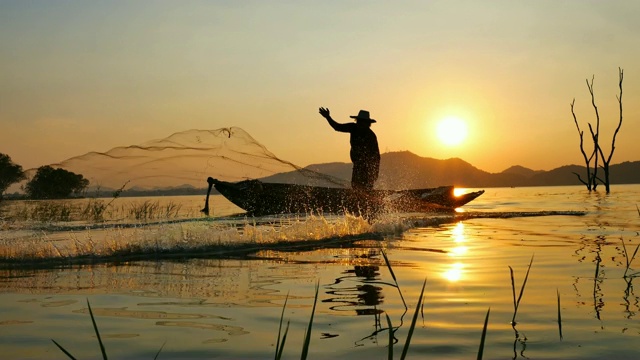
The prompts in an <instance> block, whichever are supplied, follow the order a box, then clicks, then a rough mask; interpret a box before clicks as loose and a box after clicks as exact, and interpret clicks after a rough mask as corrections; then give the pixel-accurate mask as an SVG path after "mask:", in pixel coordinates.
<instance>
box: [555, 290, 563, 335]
mask: <svg viewBox="0 0 640 360" xmlns="http://www.w3.org/2000/svg"><path fill="white" fill-rule="evenodd" d="M556 294H558V333H559V334H560V341H562V315H561V314H560V292H559V291H558V289H556Z"/></svg>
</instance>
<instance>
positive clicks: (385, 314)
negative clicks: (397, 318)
mask: <svg viewBox="0 0 640 360" xmlns="http://www.w3.org/2000/svg"><path fill="white" fill-rule="evenodd" d="M384 316H386V317H387V325H388V326H389V356H388V358H389V360H393V327H392V326H391V319H390V318H389V314H387V313H386V312H385V313H384Z"/></svg>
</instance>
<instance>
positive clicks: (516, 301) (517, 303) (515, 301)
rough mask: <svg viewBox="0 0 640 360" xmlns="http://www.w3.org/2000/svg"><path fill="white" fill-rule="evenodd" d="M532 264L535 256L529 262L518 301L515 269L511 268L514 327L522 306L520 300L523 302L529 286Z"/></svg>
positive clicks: (512, 321)
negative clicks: (526, 288)
mask: <svg viewBox="0 0 640 360" xmlns="http://www.w3.org/2000/svg"><path fill="white" fill-rule="evenodd" d="M531 264H533V255H532V256H531V261H530V262H529V266H528V267H527V273H526V275H525V276H524V280H523V282H522V286H521V287H520V293H519V294H518V299H516V285H515V279H514V276H513V268H511V266H509V272H510V273H511V290H512V292H513V318H512V319H511V324H512V325H513V326H515V325H516V315H517V313H518V307H519V306H520V300H522V294H524V288H525V287H526V286H527V279H528V278H529V271H530V270H531Z"/></svg>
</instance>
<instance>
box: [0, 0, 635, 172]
mask: <svg viewBox="0 0 640 360" xmlns="http://www.w3.org/2000/svg"><path fill="white" fill-rule="evenodd" d="M639 16H640V2H634V1H606V2H605V1H563V2H557V1H532V2H522V1H518V2H509V1H483V2H478V1H397V2H391V1H367V2H364V1H326V2H306V1H300V2H291V1H268V2H267V1H239V2H227V1H180V2H174V1H135V2H125V1H121V2H115V1H110V2H86V1H64V2H49V1H29V2H24V1H3V2H0V48H1V49H2V56H1V57H0V69H2V71H0V152H2V153H6V154H8V155H9V156H11V158H12V159H13V161H14V162H16V163H18V164H20V165H22V166H23V167H24V168H25V169H28V168H32V167H37V166H41V165H45V164H50V163H56V162H60V161H62V160H65V159H67V158H69V157H72V156H77V155H81V154H84V153H86V152H89V151H106V150H109V149H110V148H113V147H116V146H126V145H132V144H140V143H143V142H145V141H148V140H152V139H160V138H164V137H167V136H169V135H171V134H172V133H174V132H179V131H184V130H188V129H217V128H221V127H229V126H238V127H241V128H243V129H244V130H246V131H247V132H248V133H250V134H252V135H253V137H255V138H256V139H257V140H258V141H260V142H261V143H262V144H263V145H265V146H266V147H267V148H268V149H269V150H270V151H272V152H273V153H275V154H276V155H277V156H279V157H280V158H283V159H287V160H289V161H292V162H294V163H296V164H298V165H303V166H304V165H308V164H311V163H322V162H332V161H344V162H348V161H349V141H348V136H347V135H345V134H340V133H335V132H334V131H333V130H332V129H331V128H330V127H329V126H328V125H327V124H326V121H325V120H324V119H323V118H322V117H321V116H320V115H319V114H318V107H319V106H324V107H328V108H329V109H331V113H332V115H333V117H334V119H336V120H337V121H340V122H347V121H350V119H349V117H348V116H349V115H355V114H357V112H358V110H360V109H367V110H369V111H370V112H371V115H372V117H374V118H375V119H377V120H378V122H377V123H376V124H374V125H373V129H374V131H375V132H376V133H377V135H378V140H379V143H380V149H381V151H382V152H386V151H399V150H409V151H412V152H414V153H416V154H418V155H421V156H428V157H434V158H438V159H447V158H451V157H459V158H462V159H463V160H465V161H468V162H470V163H471V164H473V165H474V166H476V167H478V168H480V169H482V170H486V171H489V172H499V171H502V170H504V169H506V168H507V167H509V166H511V165H516V164H517V165H522V166H526V167H529V168H532V169H536V170H538V169H540V170H549V169H552V168H555V167H558V166H561V165H565V164H582V156H581V154H580V152H579V148H578V142H579V139H578V135H577V132H576V129H575V126H574V123H573V119H572V116H571V112H570V107H569V104H570V103H571V101H572V99H573V98H575V99H576V112H577V115H578V119H579V120H580V122H581V126H583V128H584V129H587V125H586V123H587V121H594V112H593V109H592V108H591V104H590V97H589V93H588V90H587V87H586V84H585V79H587V78H589V79H590V78H591V76H592V75H595V93H596V102H597V105H598V106H599V110H600V115H601V119H602V138H603V139H604V142H603V143H604V144H605V152H606V153H608V152H609V149H610V142H611V135H612V133H613V130H614V128H615V126H616V125H617V121H618V116H619V114H618V109H617V106H618V103H617V100H616V95H617V94H618V91H619V90H618V88H617V86H618V67H622V68H623V69H624V70H625V80H624V95H623V102H624V106H625V108H624V115H625V119H624V122H623V126H622V130H621V133H620V135H619V137H618V141H617V142H616V152H615V155H614V158H613V159H614V160H613V163H619V162H622V161H634V160H640V156H639V155H638V154H640V145H639V143H638V141H637V140H638V135H637V134H640V121H639V115H640V101H638V100H639V98H640V96H639V94H640V69H639V68H637V66H638V64H640V23H639V22H638V21H637V19H638V17H639ZM447 116H457V117H459V118H461V119H463V120H465V121H466V123H467V126H468V137H467V139H466V140H465V141H464V142H463V143H462V144H461V145H459V146H454V147H452V146H445V145H444V144H442V143H441V142H440V141H439V140H438V139H437V138H436V137H435V135H434V134H435V129H436V126H437V123H438V121H439V120H441V119H443V118H445V117H447Z"/></svg>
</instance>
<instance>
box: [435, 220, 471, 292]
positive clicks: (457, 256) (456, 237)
mask: <svg viewBox="0 0 640 360" xmlns="http://www.w3.org/2000/svg"><path fill="white" fill-rule="evenodd" d="M451 240H453V245H452V247H451V249H449V250H448V252H447V254H448V255H449V257H450V258H452V259H453V260H454V261H455V262H453V263H451V264H449V265H448V266H446V267H445V268H444V270H443V272H442V277H443V278H444V279H446V280H447V281H449V282H458V281H460V280H462V279H463V277H464V274H465V270H464V269H465V267H466V266H465V264H464V262H462V260H463V259H464V258H465V256H467V253H468V251H469V248H468V247H467V246H466V245H464V244H465V243H466V242H467V239H466V237H465V228H464V223H463V222H458V223H457V224H456V225H455V226H454V227H453V228H452V229H451Z"/></svg>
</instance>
